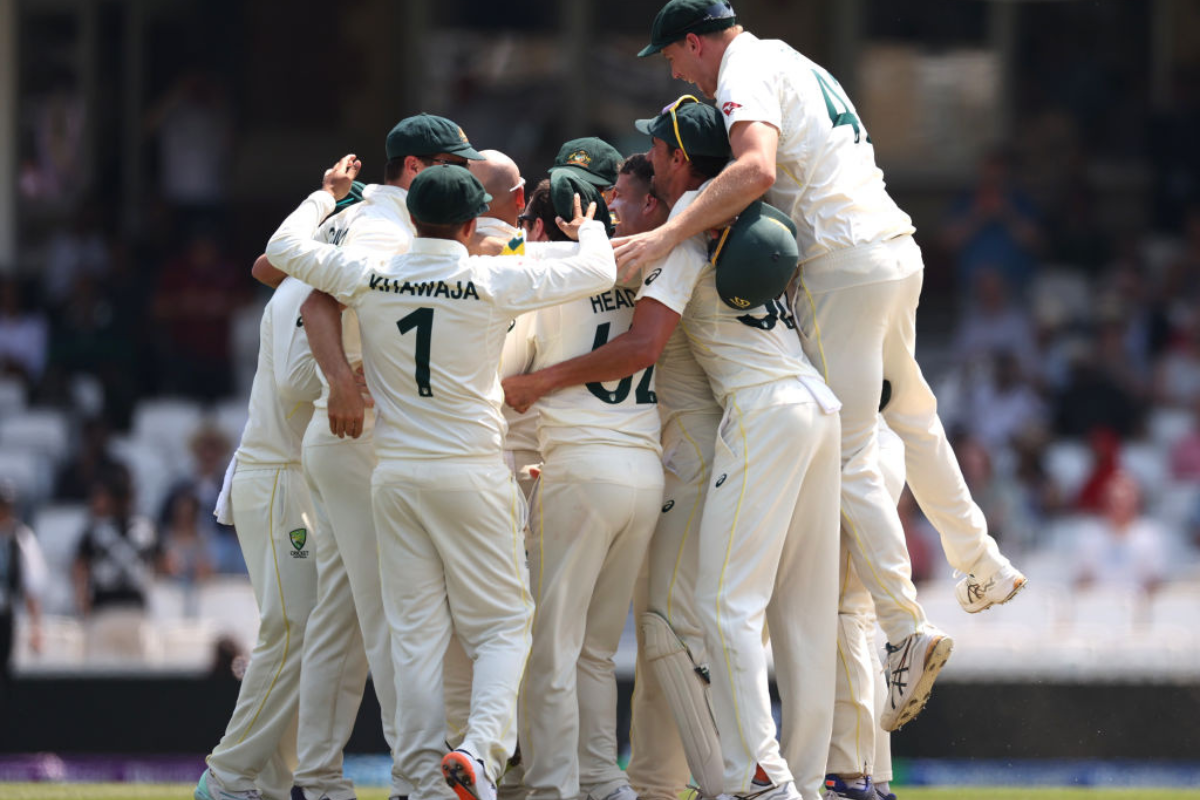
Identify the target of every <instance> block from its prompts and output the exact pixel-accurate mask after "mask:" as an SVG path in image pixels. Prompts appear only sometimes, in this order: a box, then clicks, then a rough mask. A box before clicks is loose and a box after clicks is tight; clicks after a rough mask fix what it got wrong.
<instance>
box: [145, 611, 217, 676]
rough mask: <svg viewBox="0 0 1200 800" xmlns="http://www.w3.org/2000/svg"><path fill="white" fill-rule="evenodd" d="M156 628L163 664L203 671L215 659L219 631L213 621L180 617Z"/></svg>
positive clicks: (161, 662)
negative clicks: (180, 618)
mask: <svg viewBox="0 0 1200 800" xmlns="http://www.w3.org/2000/svg"><path fill="white" fill-rule="evenodd" d="M156 627H157V629H158V639H159V646H160V648H161V653H160V657H161V661H160V664H161V665H162V666H165V667H175V668H184V669H195V670H201V669H204V668H206V667H208V666H209V664H210V663H211V662H212V655H213V653H212V651H213V642H214V641H216V634H215V632H214V631H213V626H212V623H211V622H210V621H209V620H206V619H198V620H176V621H174V622H171V623H160V624H159V625H157V626H156Z"/></svg>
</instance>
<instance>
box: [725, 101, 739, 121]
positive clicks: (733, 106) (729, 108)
mask: <svg viewBox="0 0 1200 800" xmlns="http://www.w3.org/2000/svg"><path fill="white" fill-rule="evenodd" d="M741 107H742V104H741V103H735V102H733V101H732V100H730V101H728V102H726V103H722V104H721V110H722V111H724V112H725V116H727V117H728V116H729V115H730V114H732V113H733V112H734V111H737V110H738V109H739V108H741Z"/></svg>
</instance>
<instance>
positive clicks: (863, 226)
mask: <svg viewBox="0 0 1200 800" xmlns="http://www.w3.org/2000/svg"><path fill="white" fill-rule="evenodd" d="M716 106H717V108H718V109H719V110H720V111H721V112H722V115H723V116H724V117H725V127H726V129H730V128H732V127H733V126H734V124H735V123H738V122H766V123H768V124H770V125H771V126H773V127H775V128H777V129H778V130H779V148H778V152H777V153H776V156H775V185H774V186H772V187H771V189H770V190H769V191H768V192H767V194H766V196H765V199H766V201H767V202H768V203H770V204H771V205H773V206H775V207H776V208H779V209H780V210H781V211H783V212H784V213H785V214H788V215H789V216H790V217H791V218H792V220H793V221H794V222H795V223H796V242H797V244H799V246H800V259H801V261H808V260H809V259H813V258H816V257H818V256H821V255H824V254H826V253H831V252H834V251H837V250H842V249H845V248H850V247H855V246H858V245H863V244H871V243H874V242H881V241H884V240H886V239H890V238H892V237H895V236H900V235H903V234H911V233H912V232H913V231H914V230H915V228H913V224H912V220H911V219H910V218H909V216H908V215H907V214H905V213H904V212H903V211H901V210H900V208H899V206H897V205H896V203H895V201H893V200H892V198H891V196H890V195H888V193H887V190H886V189H885V188H884V183H883V172H882V171H881V170H880V169H879V167H877V166H876V165H875V148H874V146H873V145H872V144H871V138H870V136H868V135H867V129H866V127H865V126H864V125H863V124H862V121H861V120H860V119H858V116H857V113H856V112H855V110H854V105H853V103H851V102H850V99H849V98H848V97H846V93H845V92H844V91H843V90H842V88H841V86H840V85H839V84H838V82H837V81H836V80H835V79H834V78H833V76H832V75H830V74H829V73H828V72H827V71H825V69H824V68H823V67H821V66H819V65H818V64H817V63H816V62H814V61H812V60H811V59H809V58H807V57H805V56H803V55H801V54H800V53H798V52H796V51H795V50H793V49H792V48H791V47H790V46H788V44H787V43H786V42H782V41H779V40H777V39H765V40H764V39H759V38H758V37H756V36H755V35H754V34H752V33H748V32H743V33H741V34H738V35H737V36H736V37H734V39H733V41H732V42H730V43H729V47H728V48H726V50H725V54H724V55H723V56H722V58H721V66H720V70H719V72H718V73H717V92H716Z"/></svg>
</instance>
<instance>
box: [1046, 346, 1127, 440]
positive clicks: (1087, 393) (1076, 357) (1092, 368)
mask: <svg viewBox="0 0 1200 800" xmlns="http://www.w3.org/2000/svg"><path fill="white" fill-rule="evenodd" d="M1141 412H1142V409H1141V408H1140V407H1139V406H1138V404H1137V403H1136V401H1135V398H1134V397H1133V395H1131V394H1130V393H1129V392H1128V391H1127V390H1126V389H1125V387H1124V386H1122V385H1121V384H1120V383H1119V382H1118V381H1116V380H1114V379H1113V378H1112V377H1111V376H1110V375H1109V374H1107V372H1106V371H1105V370H1104V369H1102V367H1101V364H1100V361H1099V353H1098V352H1097V349H1096V348H1095V347H1094V346H1092V345H1089V344H1085V343H1080V345H1079V347H1078V349H1077V351H1076V352H1075V353H1074V354H1073V357H1072V361H1071V368H1070V377H1069V378H1068V379H1067V385H1066V386H1065V387H1064V388H1063V389H1062V391H1060V392H1059V393H1058V395H1057V397H1056V398H1055V400H1054V433H1055V434H1056V435H1058V436H1065V437H1068V438H1074V439H1081V438H1084V437H1086V436H1088V435H1089V434H1090V433H1091V432H1092V431H1093V430H1095V429H1096V428H1107V429H1108V430H1110V431H1113V432H1115V433H1116V434H1117V435H1118V436H1119V437H1121V438H1127V437H1129V436H1131V435H1133V433H1134V431H1136V430H1137V429H1138V428H1139V427H1140V425H1141Z"/></svg>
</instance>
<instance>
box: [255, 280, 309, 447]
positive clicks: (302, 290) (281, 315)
mask: <svg viewBox="0 0 1200 800" xmlns="http://www.w3.org/2000/svg"><path fill="white" fill-rule="evenodd" d="M310 291H311V289H310V288H309V287H308V286H307V285H305V284H304V283H301V282H300V281H298V280H296V279H294V278H285V279H284V280H283V283H281V284H279V287H278V288H277V289H276V290H275V292H274V294H272V295H271V299H270V300H269V301H268V302H267V305H266V307H265V308H264V309H263V315H262V322H261V323H259V328H258V370H257V371H256V372H255V373H254V383H253V384H252V385H251V387H250V414H249V417H248V419H247V421H246V428H245V430H244V431H242V441H241V444H240V445H238V449H237V453H236V454H235V455H236V458H237V461H238V463H241V464H279V463H287V462H299V461H300V443H301V440H302V439H303V438H304V429H305V428H306V427H308V420H309V418H310V417H311V416H312V411H313V406H312V404H313V401H314V400H315V399H316V398H317V395H318V394H320V391H321V384H320V381H319V380H318V379H317V375H316V372H317V370H316V362H315V361H314V360H313V357H312V352H311V351H310V350H309V348H308V338H307V337H306V336H305V335H304V327H303V325H301V322H300V306H301V305H302V304H303V303H304V301H305V299H307V298H308V294H309V292H310Z"/></svg>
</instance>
